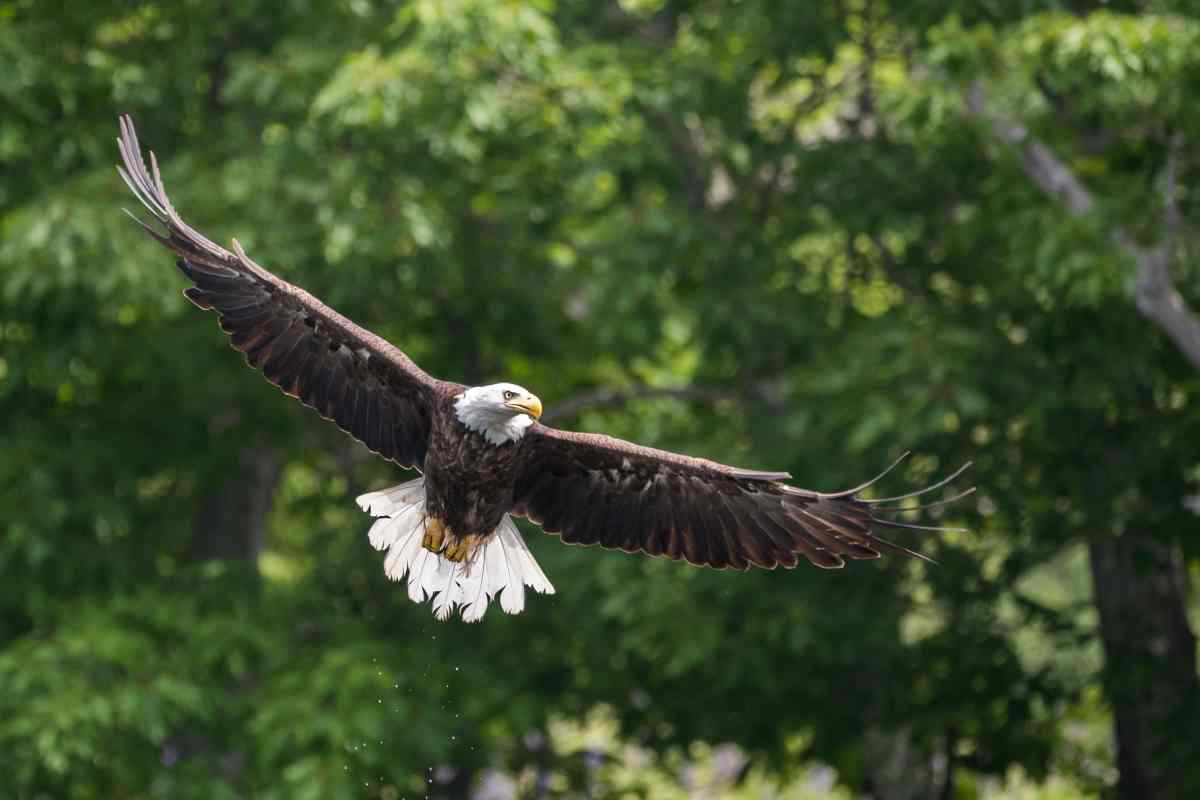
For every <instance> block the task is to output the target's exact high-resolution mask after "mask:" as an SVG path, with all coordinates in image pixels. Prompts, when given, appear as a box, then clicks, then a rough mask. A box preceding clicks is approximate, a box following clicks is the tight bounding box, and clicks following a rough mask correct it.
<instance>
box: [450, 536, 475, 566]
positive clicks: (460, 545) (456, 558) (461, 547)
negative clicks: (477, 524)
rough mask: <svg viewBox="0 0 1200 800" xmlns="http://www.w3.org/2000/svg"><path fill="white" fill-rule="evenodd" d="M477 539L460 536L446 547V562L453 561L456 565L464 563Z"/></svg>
mask: <svg viewBox="0 0 1200 800" xmlns="http://www.w3.org/2000/svg"><path fill="white" fill-rule="evenodd" d="M478 539H479V537H478V536H475V535H471V536H461V537H459V538H458V539H456V540H455V541H453V542H451V543H450V544H448V545H447V546H446V552H445V553H443V554H442V555H443V556H445V558H446V560H447V561H453V562H454V563H456V564H461V563H462V562H463V561H466V560H467V558H468V557H469V556H470V555H471V551H473V550H474V549H475V544H476V542H477V541H478Z"/></svg>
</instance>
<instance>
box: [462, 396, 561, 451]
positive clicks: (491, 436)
mask: <svg viewBox="0 0 1200 800" xmlns="http://www.w3.org/2000/svg"><path fill="white" fill-rule="evenodd" d="M454 413H455V415H456V416H457V417H458V421H459V422H461V423H462V424H463V425H466V426H467V428H469V429H470V430H473V431H477V432H479V433H481V434H483V437H484V438H485V439H487V440H488V441H489V442H491V443H492V444H504V443H505V442H511V441H515V440H517V439H520V438H521V437H522V436H524V435H525V430H526V429H527V428H528V427H529V426H530V425H532V424H533V421H534V420H535V419H537V418H538V417H540V416H541V415H542V401H541V400H539V399H538V398H537V396H536V395H534V394H532V393H531V392H530V391H529V390H527V389H525V388H524V387H521V386H517V385H516V384H515V383H493V384H491V385H489V386H472V387H471V388H470V389H467V390H466V391H465V392H463V393H462V394H460V395H459V396H458V397H457V398H455V400H454Z"/></svg>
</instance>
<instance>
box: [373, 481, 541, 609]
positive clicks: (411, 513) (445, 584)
mask: <svg viewBox="0 0 1200 800" xmlns="http://www.w3.org/2000/svg"><path fill="white" fill-rule="evenodd" d="M357 502H358V505H359V506H360V507H361V508H362V510H363V511H366V512H367V513H369V514H370V515H371V516H373V517H378V518H379V519H378V520H377V521H376V522H375V524H374V525H372V526H371V532H370V539H371V545H372V546H373V547H374V548H375V549H376V550H386V551H387V553H388V554H387V558H386V559H385V560H384V562H383V566H384V571H385V572H387V576H388V577H389V578H391V579H392V580H394V581H398V580H401V579H402V578H404V576H405V574H407V575H408V596H409V597H410V598H412V600H413V601H414V602H416V603H423V602H425V601H426V600H429V599H431V598H432V599H433V613H434V614H435V615H436V616H437V618H438V619H447V618H449V616H450V615H451V614H452V613H454V610H455V609H456V608H457V609H458V610H459V611H460V613H461V614H462V618H463V620H464V621H466V622H477V621H479V620H480V619H482V618H483V613H484V612H485V611H487V607H488V602H489V601H490V600H492V599H495V597H496V595H499V596H500V608H502V609H504V611H505V612H506V613H508V614H519V613H521V611H522V610H523V609H524V608H525V587H526V586H529V587H531V588H532V589H533V590H534V591H537V592H540V593H542V594H554V587H553V586H552V585H551V584H550V581H549V580H547V578H546V575H545V573H543V572H542V569H541V567H539V566H538V564H537V561H535V560H534V558H533V553H531V552H529V548H528V547H527V546H526V545H525V539H524V538H522V536H521V532H520V531H519V530H517V526H516V524H515V523H514V522H513V521H512V519H510V518H509V516H508V515H507V514H505V515H504V519H502V520H501V521H500V524H499V525H498V526H497V527H496V531H495V533H494V535H493V536H491V537H490V538H489V539H488V540H487V541H486V542H485V543H484V544H482V545H480V546H479V547H477V548H476V549H475V552H474V553H472V554H471V557H470V558H469V559H468V560H467V561H465V562H463V563H455V562H453V561H449V560H447V559H446V558H444V557H443V556H442V555H441V554H439V553H431V552H429V551H428V550H426V549H425V548H424V547H422V546H421V541H422V539H423V538H424V535H425V479H424V478H417V479H416V480H413V481H409V482H408V483H402V484H400V485H399V486H393V487H392V488H390V489H383V490H382V491H378V492H369V493H367V494H364V495H360V496H359V497H358V500H357Z"/></svg>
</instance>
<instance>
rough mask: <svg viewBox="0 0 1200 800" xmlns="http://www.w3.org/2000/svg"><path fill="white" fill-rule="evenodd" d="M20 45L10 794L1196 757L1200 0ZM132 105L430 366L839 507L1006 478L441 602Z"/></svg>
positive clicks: (664, 16)
mask: <svg viewBox="0 0 1200 800" xmlns="http://www.w3.org/2000/svg"><path fill="white" fill-rule="evenodd" d="M0 61H2V62H3V63H4V64H6V65H7V68H6V69H4V70H0V107H2V108H3V114H2V115H0V420H2V422H0V425H3V441H4V447H3V448H2V449H0V519H3V520H4V523H5V524H4V535H3V537H0V566H2V570H3V574H4V576H5V580H3V581H0V789H3V790H4V791H0V794H4V795H5V796H9V795H15V796H17V797H81V798H86V797H124V796H136V797H169V798H180V797H204V798H208V797H248V796H253V797H264V798H271V797H280V798H293V797H314V798H317V797H319V798H336V797H347V798H349V797H362V796H370V797H383V798H394V797H399V796H403V795H406V794H412V793H415V792H421V791H422V790H424V791H425V792H427V793H430V794H434V793H436V794H439V795H442V796H458V797H462V796H466V795H467V793H468V792H469V791H472V790H473V789H472V787H474V790H479V788H480V786H482V785H483V784H484V783H488V782H489V781H491V782H493V783H494V782H495V781H501V779H502V778H503V776H511V777H512V779H513V780H515V781H516V782H517V783H516V785H517V786H518V787H519V788H520V789H521V790H522V791H524V792H528V793H529V794H530V796H533V795H537V794H541V795H542V796H545V795H563V796H567V795H570V796H576V795H579V794H581V793H585V792H587V793H591V794H595V795H605V794H608V793H618V792H621V791H634V792H640V793H643V794H653V795H655V796H658V795H659V794H663V795H666V794H667V793H668V792H672V791H674V792H682V791H684V789H681V788H680V787H681V786H682V787H684V788H686V787H687V786H689V784H688V781H689V780H695V778H694V775H695V774H698V773H695V770H696V769H700V768H701V766H703V765H708V768H711V769H713V770H717V771H718V772H719V769H717V767H719V766H720V763H718V762H720V758H717V756H718V755H719V754H720V752H722V751H719V749H718V750H717V751H713V750H712V749H711V748H712V747H714V746H717V745H721V744H722V743H733V744H735V745H736V746H737V752H738V753H740V754H742V755H741V756H739V759H741V758H742V757H743V756H744V758H745V759H748V761H745V764H746V766H745V768H744V769H742V770H741V771H739V770H737V769H735V770H734V772H735V773H736V775H735V776H734V777H733V778H732V780H733V781H734V782H735V783H738V784H739V785H741V786H743V787H748V786H750V785H751V784H752V783H754V782H755V781H758V782H760V783H767V784H786V783H788V782H795V781H796V780H797V777H798V776H804V775H807V776H808V777H807V778H805V779H804V780H801V781H800V782H799V783H793V784H792V785H793V786H794V787H795V786H798V787H801V788H798V789H795V791H797V792H816V791H817V789H815V788H813V787H814V786H816V784H815V783H814V782H813V781H814V780H815V779H813V777H812V776H813V775H827V774H834V775H836V784H837V787H836V788H835V789H833V790H831V791H845V792H848V793H850V794H851V795H855V796H857V795H866V794H870V795H873V796H876V797H880V798H907V797H913V798H915V797H928V796H935V795H938V794H940V796H943V797H952V796H961V797H973V796H977V795H978V794H980V793H984V792H988V791H993V790H996V789H997V787H999V786H1005V785H1007V786H1009V787H1010V788H1011V787H1016V786H1023V787H1025V788H1026V789H1028V790H1029V791H1038V792H1042V793H1044V796H1047V797H1049V796H1081V795H1090V794H1095V793H1097V792H1102V791H1108V792H1119V793H1121V794H1122V795H1123V796H1125V797H1143V796H1145V797H1150V796H1155V797H1182V796H1188V795H1190V794H1192V792H1194V791H1196V790H1197V788H1198V787H1200V766H1198V765H1200V730H1198V729H1197V728H1198V726H1200V700H1198V698H1197V695H1196V692H1197V687H1196V664H1195V640H1194V638H1193V637H1192V634H1191V629H1190V626H1189V623H1188V617H1187V614H1188V613H1190V612H1192V611H1193V609H1191V608H1189V607H1188V606H1187V605H1186V596H1187V591H1186V590H1187V580H1188V573H1189V570H1194V569H1195V566H1196V564H1197V563H1200V562H1198V561H1197V559H1200V546H1198V545H1197V540H1196V538H1195V537H1194V536H1189V535H1188V534H1189V533H1191V532H1193V531H1195V530H1196V528H1197V522H1198V521H1197V516H1196V513H1197V511H1196V510H1197V505H1196V503H1195V502H1194V495H1195V494H1196V493H1197V490H1196V482H1197V481H1198V480H1200V462H1198V461H1197V455H1196V454H1197V445H1198V444H1200V413H1198V412H1197V404H1196V402H1195V396H1196V394H1197V392H1200V380H1198V379H1200V372H1198V369H1200V338H1196V337H1197V336H1200V334H1197V333H1196V331H1198V330H1200V327H1195V325H1196V323H1195V319H1194V317H1192V316H1190V315H1191V311H1190V309H1191V308H1192V307H1194V306H1195V305H1196V304H1197V303H1200V296H1198V295H1200V292H1198V291H1197V290H1196V286H1197V270H1196V268H1195V266H1194V264H1193V263H1192V260H1191V258H1190V255H1191V253H1192V252H1193V248H1194V247H1195V238H1194V236H1193V234H1192V220H1193V219H1195V218H1196V216H1197V213H1198V212H1197V210H1196V208H1197V203H1196V199H1195V197H1194V196H1193V194H1192V193H1191V192H1189V191H1188V189H1189V187H1190V184H1191V182H1192V181H1193V180H1194V179H1195V178H1196V177H1197V175H1200V148H1198V145H1197V141H1198V132H1197V126H1198V125H1200V116H1198V114H1200V111H1197V109H1200V6H1197V5H1196V4H1194V3H1192V2H1189V0H1177V1H1176V2H1168V1H1167V0H1161V1H1155V0H1151V1H1150V2H1138V3H1133V2H1094V3H1093V2H1069V1H1068V0H1042V1H1040V2H1034V1H1031V2H1024V3H1019V4H1017V3H1011V4H1005V3H995V2H987V1H986V0H978V1H975V0H963V1H962V2H958V3H949V4H948V3H932V2H925V1H924V0H920V1H916V2H899V1H898V0H896V1H895V2H889V1H888V0H837V1H836V2H830V3H823V4H809V3H779V2H775V0H741V2H737V3H718V2H711V0H607V1H606V2H598V3H597V2H580V1H579V0H523V1H518V0H511V2H510V1H508V0H506V1H505V2H495V1H494V0H412V2H406V3H400V2H382V1H380V0H374V1H373V0H340V1H338V0H331V1H329V2H324V1H321V2H318V1H317V0H287V1H286V2H266V1H265V0H253V1H252V2H246V3H232V4H225V5H223V6H221V7H218V6H214V4H211V3H207V2H200V1H199V0H181V1H180V2H96V3H88V4H75V5H73V6H71V7H70V9H69V10H68V11H66V12H64V10H63V9H62V8H59V7H57V5H56V4H52V3H44V2H35V1H34V0H15V2H7V3H0ZM120 112H128V113H131V114H132V115H133V116H134V117H135V119H136V120H137V122H138V125H139V130H140V132H141V134H142V137H143V139H144V142H145V143H146V144H147V145H148V146H149V147H150V148H152V149H154V150H155V151H156V152H157V153H158V155H159V156H160V158H161V160H162V166H163V172H164V178H165V180H166V182H167V184H168V186H169V187H170V188H171V192H172V196H173V198H174V200H175V202H176V205H177V206H178V207H179V209H180V210H181V212H182V213H184V215H185V216H186V217H187V218H188V219H189V220H190V221H191V222H192V223H193V224H195V225H196V226H197V227H199V228H200V229H201V230H203V231H205V232H206V233H207V234H208V235H210V236H211V237H213V238H214V239H217V240H220V241H227V240H228V239H229V237H231V236H237V237H238V239H239V240H240V241H241V242H242V243H243V244H244V245H245V247H246V249H247V251H248V252H249V253H250V254H251V256H252V257H254V258H255V259H256V260H257V261H259V262H261V263H263V264H264V265H265V266H267V267H269V268H271V269H273V270H275V271H276V272H277V274H279V275H281V276H282V277H284V278H286V279H287V280H290V281H292V282H294V283H298V284H300V285H302V286H304V287H305V288H307V289H308V290H309V291H311V292H312V293H313V294H315V295H317V296H318V297H321V298H322V299H323V300H324V301H325V302H327V303H328V304H330V305H332V306H333V307H335V308H337V309H338V310H340V311H341V312H343V313H344V314H346V315H348V316H350V317H351V318H353V319H355V320H356V321H358V322H359V323H361V324H363V325H365V326H367V327H370V328H371V329H373V330H375V331H376V332H377V333H379V334H380V335H382V336H385V337H387V338H388V339H390V340H391V341H393V342H394V343H395V344H397V345H398V346H400V347H402V348H403V349H404V350H405V351H406V352H408V353H409V354H410V355H411V356H412V357H413V358H414V359H415V360H416V361H417V362H418V363H419V364H421V365H422V366H423V367H424V368H425V369H426V370H428V371H429V372H430V373H432V374H434V375H438V376H441V377H445V378H448V379H454V380H461V381H465V382H482V381H491V380H512V381H516V382H519V383H521V384H522V385H525V386H527V387H530V388H531V389H533V390H534V391H536V392H537V393H538V394H539V395H540V396H541V397H542V398H543V399H544V400H545V401H546V406H547V421H550V422H552V423H553V424H556V425H561V426H566V427H573V428H577V429H585V430H599V431H604V432H608V433H612V434H615V435H620V436H623V437H626V438H630V439H634V440H637V441H641V442H644V443H647V444H653V445H656V446H659V447H665V448H670V449H675V450H680V451H683V452H688V453H691V454H696V455H706V456H709V457H713V458H717V459H720V460H724V461H728V462H731V463H736V464H740V465H744V466H747V467H759V468H764V469H786V470H788V471H790V472H792V474H794V475H795V476H797V482H798V483H800V484H801V485H804V486H807V487H811V488H815V489H822V490H833V489H839V488H845V487H848V486H850V485H853V484H856V483H858V482H860V481H861V480H862V479H864V478H865V477H867V476H869V475H871V474H874V473H875V472H877V471H878V470H879V469H880V468H882V467H883V466H885V465H886V464H887V463H889V462H890V461H891V460H893V459H894V458H895V457H896V456H897V455H898V454H899V453H900V452H901V451H903V450H909V449H911V450H913V451H915V453H916V455H915V456H914V457H913V458H912V459H910V460H909V461H908V462H906V464H905V466H904V467H903V468H902V469H900V470H898V471H897V473H895V474H894V475H892V476H890V477H889V479H888V483H887V484H886V485H885V486H884V487H883V489H884V490H885V491H886V490H887V489H888V488H896V489H898V490H899V489H900V488H902V487H910V486H912V485H915V484H916V483H918V482H920V481H923V480H927V479H929V478H930V477H932V476H935V475H936V474H938V473H944V472H946V471H948V470H949V469H952V468H954V467H956V466H958V465H959V464H960V463H962V462H963V461H965V460H967V459H969V458H970V459H974V460H975V467H974V469H973V475H974V481H975V482H976V483H978V484H979V486H980V491H979V493H978V494H977V495H976V496H975V497H973V498H971V500H970V501H969V502H967V503H963V504H959V505H956V506H953V507H950V508H949V509H947V510H945V511H944V512H941V516H940V517H939V518H940V519H941V520H943V521H945V522H947V523H956V524H963V525H965V526H967V527H968V528H970V529H971V531H972V532H971V533H970V534H950V535H945V536H935V535H927V534H913V535H911V536H909V537H906V538H905V539H904V542H905V543H908V544H913V545H919V548H920V549H922V550H923V551H925V552H928V553H929V554H930V555H931V556H933V557H934V558H935V559H937V561H938V562H939V563H938V565H937V566H929V565H925V564H921V563H916V562H902V561H899V560H895V559H892V560H884V561H881V562H874V563H867V564H863V563H859V564H854V565H852V566H851V567H850V568H848V569H846V570H842V571H833V572H825V571H820V570H813V569H807V568H801V569H798V570H795V571H785V570H777V571H774V572H752V573H746V574H740V573H728V572H715V571H711V570H704V569H693V568H687V567H684V566H682V565H679V564H675V563H666V562H662V561H657V560H650V559H645V558H635V557H631V556H627V555H624V554H621V553H609V552H599V551H592V550H583V549H579V548H566V547H562V546H561V545H559V543H558V542H557V541H556V540H555V539H554V538H552V537H547V536H543V535H541V534H540V533H538V532H536V531H535V530H534V529H533V528H531V527H529V528H526V529H525V533H526V535H527V537H528V539H529V541H530V545H531V547H532V548H533V549H534V550H535V552H536V554H537V557H538V559H539V561H540V562H541V563H542V564H543V566H544V567H545V569H546V571H547V573H548V574H549V575H551V577H552V579H553V580H554V582H555V584H556V585H557V587H558V594H557V595H555V596H553V597H536V598H532V599H531V601H530V603H529V607H528V608H527V610H526V611H525V613H523V614H522V615H520V616H517V617H505V616H503V615H501V614H500V613H498V612H493V613H492V614H490V615H489V616H488V618H487V619H486V620H485V621H484V622H483V624H481V625H475V626H468V625H464V624H462V623H458V622H454V623H437V622H435V621H434V620H433V619H432V618H431V617H430V615H429V612H428V609H426V608H423V607H418V606H415V605H414V604H412V603H411V602H409V600H408V599H407V597H406V596H405V593H404V591H403V589H402V588H398V587H397V586H396V585H394V584H389V583H388V581H387V580H386V579H385V577H384V574H383V570H382V568H381V565H380V563H379V562H380V559H379V558H378V554H377V553H375V552H374V551H373V550H371V548H370V547H369V546H368V544H367V542H366V536H365V533H366V529H367V527H368V524H369V521H368V519H367V518H366V517H365V516H364V515H362V514H361V513H360V512H359V510H358V509H357V508H356V507H355V506H354V504H353V502H352V498H353V497H354V496H355V495H356V494H357V493H359V492H361V491H365V490H367V489H371V488H378V487H382V486H386V485H390V484H394V483H397V482H399V480H400V479H401V478H402V477H403V476H402V475H397V474H396V471H395V470H392V469H389V467H388V465H386V464H384V463H382V462H379V461H377V460H375V459H373V458H371V457H370V454H368V453H367V452H366V451H365V450H364V449H363V448H361V447H360V446H358V445H356V444H355V443H353V442H352V441H350V440H349V439H348V438H346V437H345V436H344V435H342V434H340V433H338V432H337V431H336V430H334V429H333V428H332V426H329V425H328V424H326V423H323V422H321V421H320V420H319V419H318V418H317V417H316V416H315V415H313V414H311V413H310V412H308V411H306V410H305V409H303V408H301V407H300V406H299V405H298V404H296V403H294V402H293V401H291V400H289V399H288V398H286V397H283V396H282V395H280V394H278V393H277V392H276V391H275V390H274V388H273V387H271V386H269V385H268V384H266V383H265V382H264V381H262V380H261V379H260V378H259V377H257V376H255V375H254V374H252V373H251V372H250V371H248V370H246V369H245V367H244V365H243V364H242V363H241V359H240V357H238V356H237V355H236V354H235V353H232V352H231V351H230V350H229V348H228V347H227V345H226V344H225V342H224V340H223V337H222V336H221V335H220V334H219V333H218V332H217V331H216V330H215V326H214V324H213V320H212V319H211V318H210V317H206V316H205V315H202V314H200V313H199V312H197V311H196V310H195V309H194V308H193V307H192V306H190V304H188V303H187V301H186V300H185V299H184V298H183V297H182V296H181V294H180V292H179V288H180V287H181V286H182V281H181V279H180V277H179V275H178V274H177V272H175V271H174V270H173V269H172V268H171V265H170V260H169V259H168V258H167V257H166V256H165V255H164V254H163V253H162V252H160V251H159V250H157V249H156V246H155V245H154V243H153V242H150V241H148V240H147V239H146V238H145V237H144V236H143V235H141V233H140V232H139V231H138V230H137V227H136V226H135V225H133V224H132V223H130V221H129V220H128V219H127V218H126V217H124V215H122V214H121V213H120V208H121V207H123V206H125V207H129V208H131V209H132V208H133V207H134V205H135V204H134V203H133V200H132V198H130V197H129V196H128V194H127V190H126V188H125V187H124V185H123V184H122V183H121V181H120V180H119V179H118V178H117V176H116V174H115V171H114V170H113V165H114V164H115V162H116V159H117V153H116V147H115V144H114V138H115V136H116V135H117V129H116V115H117V114H118V113H120ZM1189 319H1190V320H1191V323H1192V325H1193V327H1192V328H1189V327H1188V324H1189ZM1189 336H1192V337H1193V338H1192V339H1189ZM1190 346H1194V349H1189V348H1190ZM737 763H738V764H739V765H740V764H742V763H743V762H742V761H741V760H738V762H737ZM697 765H701V766H697ZM714 765H715V766H714ZM814 765H827V767H831V768H832V770H833V771H834V772H833V773H828V771H827V770H824V769H822V770H816V771H814ZM689 776H692V777H689ZM825 783H828V781H826V782H825ZM822 785H824V784H822ZM1033 787H1036V788H1033ZM1013 790H1014V791H1016V789H1013ZM747 791H748V789H747ZM796 796H809V795H807V794H797V795H796Z"/></svg>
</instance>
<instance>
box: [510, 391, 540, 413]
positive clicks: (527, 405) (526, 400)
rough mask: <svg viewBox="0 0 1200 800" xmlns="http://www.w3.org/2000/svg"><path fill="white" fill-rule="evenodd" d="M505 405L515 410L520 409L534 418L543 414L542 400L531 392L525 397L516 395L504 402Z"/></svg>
mask: <svg viewBox="0 0 1200 800" xmlns="http://www.w3.org/2000/svg"><path fill="white" fill-rule="evenodd" d="M504 405H505V407H507V408H511V409H512V410H513V411H520V412H521V413H522V414H528V415H529V416H531V417H533V418H534V419H538V418H539V417H541V416H542V401H541V400H538V399H537V398H536V397H534V396H533V395H531V394H527V395H525V396H524V397H514V398H513V399H512V400H509V401H508V402H507V403H505V404H504Z"/></svg>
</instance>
